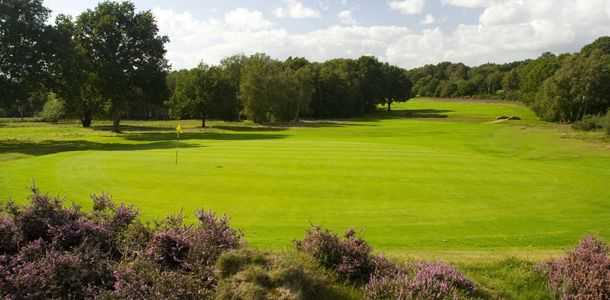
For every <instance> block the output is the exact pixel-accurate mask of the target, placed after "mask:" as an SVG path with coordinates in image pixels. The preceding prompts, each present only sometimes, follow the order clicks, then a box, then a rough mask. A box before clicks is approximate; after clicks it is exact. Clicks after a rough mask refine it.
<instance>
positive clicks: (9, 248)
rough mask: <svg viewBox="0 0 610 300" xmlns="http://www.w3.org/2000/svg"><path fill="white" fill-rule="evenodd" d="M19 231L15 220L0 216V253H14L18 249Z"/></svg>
mask: <svg viewBox="0 0 610 300" xmlns="http://www.w3.org/2000/svg"><path fill="white" fill-rule="evenodd" d="M20 241H21V233H20V232H19V228H17V225H15V222H14V221H13V220H12V219H11V218H8V217H3V216H0V255H6V254H14V253H15V252H17V250H18V246H19V242H20Z"/></svg>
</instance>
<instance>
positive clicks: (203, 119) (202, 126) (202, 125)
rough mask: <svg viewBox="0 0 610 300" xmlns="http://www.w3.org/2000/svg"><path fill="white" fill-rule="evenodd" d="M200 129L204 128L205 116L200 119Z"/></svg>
mask: <svg viewBox="0 0 610 300" xmlns="http://www.w3.org/2000/svg"><path fill="white" fill-rule="evenodd" d="M201 128H205V115H204V116H203V117H201Z"/></svg>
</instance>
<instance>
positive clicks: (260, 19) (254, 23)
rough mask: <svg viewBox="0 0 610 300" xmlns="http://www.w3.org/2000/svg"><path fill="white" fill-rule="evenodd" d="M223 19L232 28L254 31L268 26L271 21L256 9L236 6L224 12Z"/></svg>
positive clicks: (270, 24)
mask: <svg viewBox="0 0 610 300" xmlns="http://www.w3.org/2000/svg"><path fill="white" fill-rule="evenodd" d="M224 21H225V23H226V25H227V26H229V27H230V28H231V29H234V30H243V31H256V30H262V29H268V28H270V27H271V26H272V25H273V23H271V22H270V21H269V20H267V19H265V16H263V13H261V12H260V11H257V10H248V9H245V8H237V9H234V10H232V11H229V12H228V13H226V14H225V17H224Z"/></svg>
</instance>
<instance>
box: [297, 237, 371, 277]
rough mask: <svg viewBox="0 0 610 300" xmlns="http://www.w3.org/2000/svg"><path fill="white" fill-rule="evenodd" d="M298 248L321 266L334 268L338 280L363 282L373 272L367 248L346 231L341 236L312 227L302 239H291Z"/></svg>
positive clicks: (365, 243) (368, 248)
mask: <svg viewBox="0 0 610 300" xmlns="http://www.w3.org/2000/svg"><path fill="white" fill-rule="evenodd" d="M295 244H296V247H297V249H298V250H299V251H302V252H305V253H308V254H310V255H311V256H313V257H314V258H315V259H316V260H317V261H318V262H319V263H320V264H321V265H322V266H324V267H326V268H329V269H332V270H334V271H336V272H337V273H338V274H339V276H340V277H341V278H342V279H345V280H348V281H350V282H354V283H366V281H368V279H369V277H370V276H371V274H372V273H373V271H374V263H373V260H372V258H371V255H370V253H371V247H370V246H369V245H368V244H367V242H366V241H364V240H362V239H360V238H358V237H357V236H356V232H355V231H354V230H349V231H348V232H347V233H346V234H345V236H344V238H343V239H341V238H339V237H338V236H337V235H336V234H334V233H332V232H330V231H328V230H325V229H322V228H320V227H317V226H314V227H312V228H311V229H309V231H308V232H307V234H306V236H305V238H304V239H303V240H302V241H296V242H295Z"/></svg>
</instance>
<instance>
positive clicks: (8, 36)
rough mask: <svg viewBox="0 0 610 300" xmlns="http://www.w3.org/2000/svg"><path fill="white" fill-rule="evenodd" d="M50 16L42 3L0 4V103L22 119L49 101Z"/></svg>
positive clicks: (11, 1) (15, 0) (8, 0)
mask: <svg viewBox="0 0 610 300" xmlns="http://www.w3.org/2000/svg"><path fill="white" fill-rule="evenodd" d="M49 13H50V11H49V10H48V9H47V8H45V7H44V6H43V5H42V0H28V1H20V0H6V1H0V87H1V88H2V93H0V94H1V95H0V104H3V105H4V106H5V107H7V110H10V111H17V113H18V115H19V116H20V117H24V116H25V115H26V113H33V112H34V110H36V109H37V108H38V107H39V106H41V105H42V103H44V99H45V98H46V91H44V89H45V87H46V86H47V84H48V81H49V76H48V75H49V74H48V65H49V62H50V61H51V60H52V57H53V51H52V46H51V45H52V41H51V40H50V39H49V38H48V37H49V36H51V32H52V31H53V28H52V26H50V25H48V24H47V23H46V22H47V19H48V17H49ZM36 95H43V96H42V97H37V96H36ZM39 99H42V100H41V101H38V100H39ZM38 102H40V103H38Z"/></svg>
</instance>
